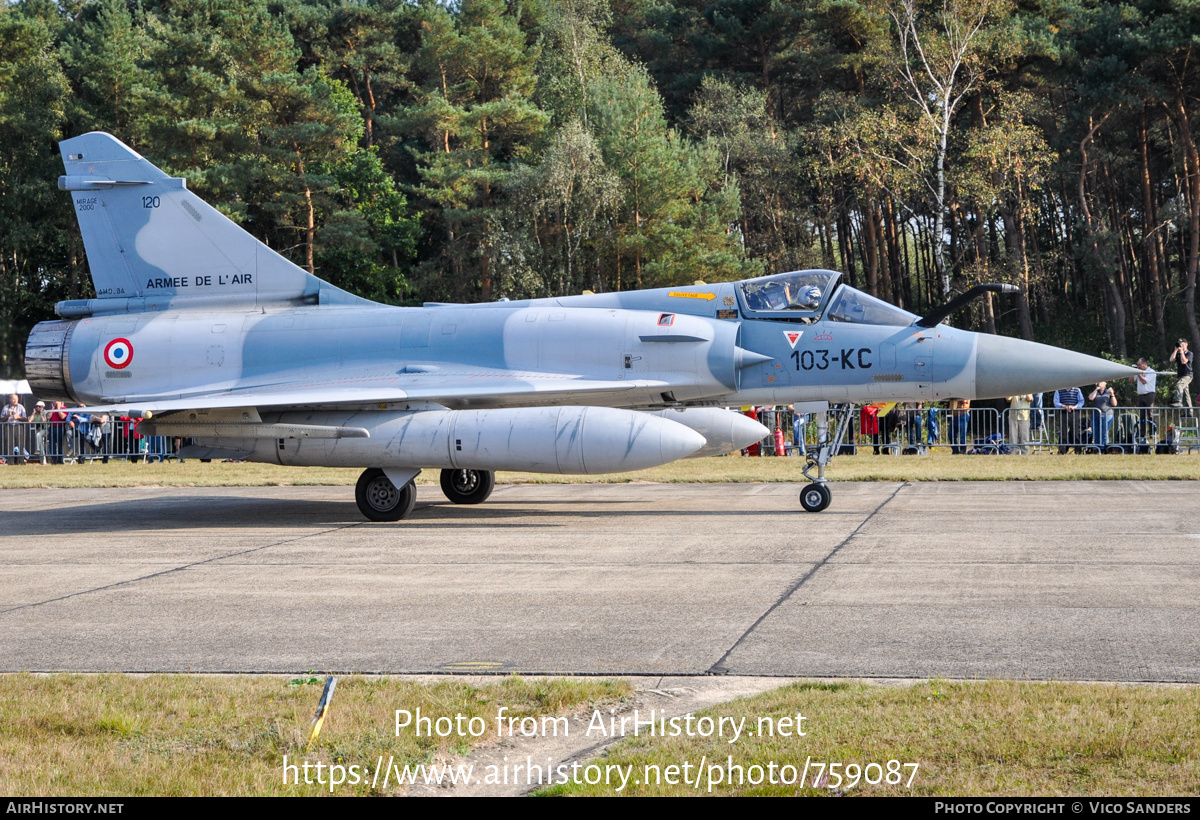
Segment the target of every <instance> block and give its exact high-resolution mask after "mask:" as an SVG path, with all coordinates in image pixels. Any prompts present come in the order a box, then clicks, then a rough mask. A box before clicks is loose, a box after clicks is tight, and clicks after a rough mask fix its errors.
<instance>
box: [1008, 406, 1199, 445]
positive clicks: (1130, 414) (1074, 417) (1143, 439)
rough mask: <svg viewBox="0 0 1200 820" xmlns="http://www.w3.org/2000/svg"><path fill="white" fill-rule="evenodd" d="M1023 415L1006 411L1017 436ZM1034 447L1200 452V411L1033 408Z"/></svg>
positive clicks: (1128, 408) (1010, 426)
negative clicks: (1104, 410)
mask: <svg viewBox="0 0 1200 820" xmlns="http://www.w3.org/2000/svg"><path fill="white" fill-rule="evenodd" d="M1019 412H1020V411H1015V410H1012V409H1011V408H1010V409H1009V410H1007V411H1005V416H1006V425H1007V426H1008V427H1009V428H1010V429H1011V430H1012V433H1013V435H1012V436H1011V437H1012V438H1014V439H1015V437H1016V434H1017V422H1018V415H1017V414H1019ZM1030 413H1031V417H1030V448H1031V449H1032V450H1034V451H1037V450H1042V451H1053V452H1059V453H1061V452H1079V453H1127V454H1137V453H1141V454H1150V453H1158V454H1174V453H1182V452H1191V451H1192V450H1200V409H1197V410H1195V411H1193V410H1192V408H1190V407H1148V408H1143V407H1114V408H1112V409H1111V410H1110V411H1109V412H1107V413H1101V412H1100V411H1099V410H1095V409H1093V408H1091V407H1083V408H1080V409H1066V408H1059V407H1048V408H1044V409H1043V410H1042V411H1041V415H1040V418H1039V417H1038V415H1037V411H1036V410H1031V411H1030Z"/></svg>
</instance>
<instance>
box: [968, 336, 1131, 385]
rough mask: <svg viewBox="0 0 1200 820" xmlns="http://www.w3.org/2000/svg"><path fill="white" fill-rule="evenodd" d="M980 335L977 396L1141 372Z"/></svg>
mask: <svg viewBox="0 0 1200 820" xmlns="http://www.w3.org/2000/svg"><path fill="white" fill-rule="evenodd" d="M977 338H978V340H979V345H978V348H977V349H976V350H977V353H976V358H975V398H977V399H999V398H1005V397H1007V396H1016V395H1020V394H1023V393H1043V392H1046V391H1048V390H1058V389H1059V388H1061V387H1082V386H1083V385H1086V384H1094V383H1095V382H1098V381H1106V380H1110V379H1120V378H1128V377H1130V376H1133V375H1134V374H1136V373H1138V372H1139V371H1138V369H1137V368H1136V367H1129V366H1128V365H1123V364H1118V363H1117V362H1110V361H1108V360H1107V359H1101V358H1098V357H1096V356H1087V355H1085V354H1083V353H1076V352H1075V351H1073V350H1063V349H1062V348H1060V347H1051V346H1050V345H1043V344H1038V343H1037V342H1027V341H1025V340H1024V339H1013V338H1010V337H1008V336H992V335H991V334H985V333H980V334H979V335H978V337H977Z"/></svg>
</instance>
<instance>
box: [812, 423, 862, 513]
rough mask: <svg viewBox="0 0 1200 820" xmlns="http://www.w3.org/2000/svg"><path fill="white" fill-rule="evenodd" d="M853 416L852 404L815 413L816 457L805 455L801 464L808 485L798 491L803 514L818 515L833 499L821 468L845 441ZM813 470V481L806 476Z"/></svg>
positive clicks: (823, 470) (830, 459)
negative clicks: (805, 460) (831, 419)
mask: <svg viewBox="0 0 1200 820" xmlns="http://www.w3.org/2000/svg"><path fill="white" fill-rule="evenodd" d="M830 412H832V413H833V429H834V433H833V441H832V442H831V441H830V439H829V413H830ZM853 415H854V405H853V404H839V405H835V406H834V407H833V408H832V409H831V410H830V411H828V412H823V413H817V414H816V416H817V447H816V454H815V455H814V454H813V453H811V452H810V453H809V454H808V457H807V462H806V463H805V465H804V477H805V478H807V479H808V480H809V481H811V482H812V483H811V484H809V485H808V486H806V487H805V488H804V489H803V490H801V491H800V506H801V507H803V508H804V510H805V512H812V513H816V512H821V510H823V509H825V508H826V507H828V506H829V502H830V501H832V500H833V493H832V492H830V490H829V484H828V480H827V479H826V478H825V467H826V465H828V464H829V462H830V461H832V460H833V457H834V455H835V454H836V453H837V452H838V450H840V449H841V448H842V441H844V440H845V438H846V430H847V429H848V428H849V427H850V419H851V418H852V417H853ZM814 467H815V468H816V470H817V476H816V478H813V476H812V475H811V474H810V473H811V472H812V470H813V468H814Z"/></svg>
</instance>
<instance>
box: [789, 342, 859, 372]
mask: <svg viewBox="0 0 1200 820" xmlns="http://www.w3.org/2000/svg"><path fill="white" fill-rule="evenodd" d="M870 353H871V348H869V347H860V348H853V347H851V348H849V349H847V348H844V347H843V348H840V349H839V350H832V351H831V350H793V351H792V359H794V360H795V362H796V369H797V370H828V369H829V368H830V367H831V366H832V365H835V364H836V365H840V366H841V369H842V370H855V369H858V368H861V369H863V370H867V369H869V368H870V367H871V363H870V362H869V361H867V360H866V357H867V356H869V355H870ZM831 354H832V355H831ZM855 362H857V367H856V365H855Z"/></svg>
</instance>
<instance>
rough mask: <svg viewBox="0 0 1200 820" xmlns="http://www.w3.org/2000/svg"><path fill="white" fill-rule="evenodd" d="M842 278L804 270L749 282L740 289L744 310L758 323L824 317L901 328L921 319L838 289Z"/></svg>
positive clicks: (845, 287)
mask: <svg viewBox="0 0 1200 820" xmlns="http://www.w3.org/2000/svg"><path fill="white" fill-rule="evenodd" d="M840 277H841V274H840V273H838V272H836V271H831V270H801V271H792V272H791V273H779V274H776V275H774V276H762V277H759V278H758V279H747V280H746V281H744V282H742V283H740V285H739V293H740V297H741V301H742V310H743V312H744V313H745V314H746V315H747V316H749V317H752V318H756V319H782V320H787V321H800V322H815V321H816V320H817V319H819V318H821V316H822V313H824V317H825V319H826V320H827V321H832V322H853V323H855V324H868V325H895V326H898V327H907V326H908V325H911V324H912V323H913V322H915V321H917V319H918V318H920V317H918V316H916V315H914V314H912V313H909V312H908V311H907V310H902V309H900V308H898V307H896V306H895V305H890V304H888V303H887V302H884V301H883V300H882V299H876V298H875V297H874V296H868V295H867V294H865V293H863V292H862V291H860V290H855V289H854V288H852V287H850V286H849V285H840V286H839V285H838V281H837V280H838V279H839V278H840ZM831 297H832V298H831Z"/></svg>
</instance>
